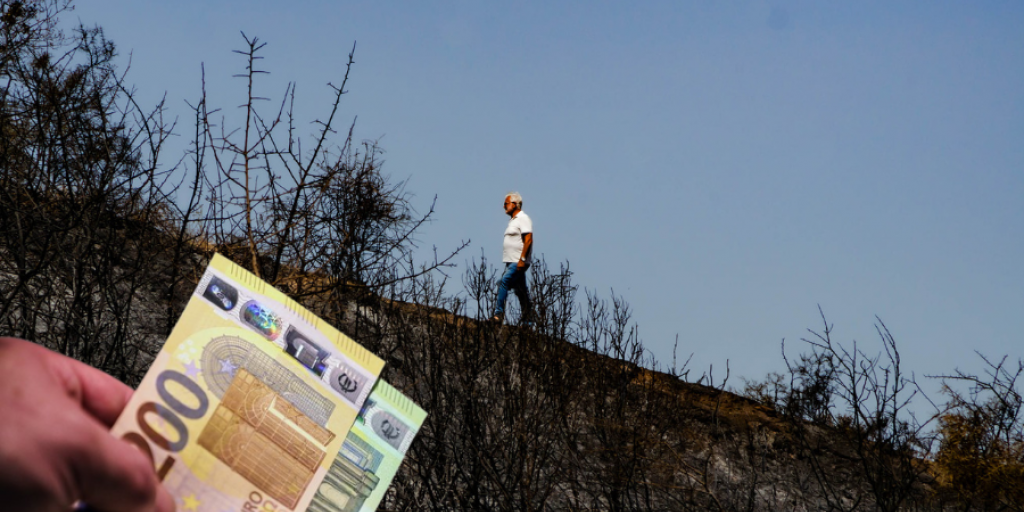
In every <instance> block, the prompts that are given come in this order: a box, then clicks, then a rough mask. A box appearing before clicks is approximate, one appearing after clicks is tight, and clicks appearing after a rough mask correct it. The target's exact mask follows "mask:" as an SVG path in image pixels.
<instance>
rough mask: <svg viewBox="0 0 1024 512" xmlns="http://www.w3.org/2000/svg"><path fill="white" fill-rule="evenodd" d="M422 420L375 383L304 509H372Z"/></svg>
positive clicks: (389, 389)
mask: <svg viewBox="0 0 1024 512" xmlns="http://www.w3.org/2000/svg"><path fill="white" fill-rule="evenodd" d="M426 418H427V413H426V412H425V411H424V410H423V409H421V408H420V407H419V406H418V405H416V404H415V403H413V401H412V400H410V399H408V398H407V397H406V396H405V395H403V394H402V393H401V392H399V391H398V390H397V389H395V388H394V387H392V386H391V385H390V384H388V383H387V382H385V381H384V380H383V379H381V380H378V381H377V384H376V385H375V386H374V388H373V392H372V393H370V398H369V399H368V400H367V401H366V404H365V405H364V406H363V409H362V411H360V413H359V416H358V417H357V418H356V422H355V425H353V426H352V430H350V431H349V433H348V437H346V438H345V442H344V443H343V444H342V447H341V451H340V452H338V455H337V457H335V458H334V462H333V463H332V464H331V468H330V469H329V470H328V471H327V477H326V478H324V480H323V482H321V483H320V488H319V489H318V490H317V492H316V495H315V496H314V497H313V502H312V503H310V505H309V508H308V509H307V510H308V511H309V512H372V511H374V510H377V506H378V505H379V504H380V502H381V500H382V499H383V498H384V495H385V493H387V490H388V487H390V486H391V481H392V480H393V479H394V478H395V474H396V473H398V468H399V466H401V464H402V459H403V458H405V452H406V451H407V450H408V449H409V445H411V444H412V440H413V438H415V437H416V433H417V432H419V429H420V426H422V425H423V421H424V420H425V419H426Z"/></svg>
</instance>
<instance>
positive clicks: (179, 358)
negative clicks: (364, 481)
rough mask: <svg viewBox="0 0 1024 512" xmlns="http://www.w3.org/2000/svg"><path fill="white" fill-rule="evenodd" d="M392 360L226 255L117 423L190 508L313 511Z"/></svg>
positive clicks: (215, 265) (214, 265) (205, 281)
mask: <svg viewBox="0 0 1024 512" xmlns="http://www.w3.org/2000/svg"><path fill="white" fill-rule="evenodd" d="M383 364H384V363H383V361H382V360H381V359H379V358H378V357H376V356H375V355H373V354H372V353H370V352H369V351H367V350H366V349H364V348H363V347H361V346H359V345H358V344H356V343H355V342H353V341H352V340H351V339H350V338H348V337H347V336H345V335H344V334H342V333H340V332H338V331H337V330H336V329H334V328H333V327H331V326H330V325H327V324H326V323H324V322H323V321H321V320H320V319H319V318H317V317H316V316H315V315H313V314H311V313H310V312H309V311H307V310H306V309H304V308H303V307H301V306H300V305H299V304H297V303H295V302H294V301H292V300H291V299H289V298H288V297H286V296H285V295H284V294H282V293H281V292H279V291H278V290H275V289H273V288H272V287H270V286H268V285H267V284H266V283H264V282H263V281H261V280H259V279H258V278H256V277H255V276H253V275H252V274H250V273H249V272H247V271H245V270H244V269H242V268H240V267H238V266H236V265H235V264H233V263H231V262H230V261H229V260H227V259H226V258H224V257H222V256H220V255H216V256H215V257H214V259H213V261H212V262H211V263H210V266H209V268H208V269H207V272H206V274H204V276H203V278H202V279H201V281H200V283H199V286H198V287H197V288H196V292H195V293H194V294H193V296H192V298H191V299H190V300H189V303H188V304H187V305H186V307H185V311H184V312H183V313H182V316H181V318H180V319H179V321H178V323H177V325H175V327H174V330H173V331H172V332H171V334H170V336H169V337H168V338H167V342H166V343H165V344H164V347H163V348H162V349H161V351H160V353H159V354H158V355H157V357H156V359H155V360H154V362H153V365H152V367H151V368H150V370H149V372H148V373H147V374H146V376H145V378H144V379H143V381H142V384H141V385H140V386H139V389H138V390H137V391H136V393H135V395H134V396H133V397H132V400H131V402H130V403H129V404H128V406H127V407H126V408H125V410H124V412H123V413H122V415H121V417H120V418H118V420H117V422H116V423H115V425H114V427H113V429H112V432H113V433H114V435H117V436H119V437H121V438H123V439H125V440H127V441H129V442H131V443H133V444H135V445H137V446H138V447H139V448H140V449H141V450H142V451H143V452H144V453H146V454H147V455H148V456H149V457H150V459H152V460H153V463H154V468H156V471H157V475H158V476H159V477H160V479H161V480H162V481H163V482H164V486H165V487H167V489H168V490H169V491H171V493H172V494H173V495H174V496H175V498H176V500H177V504H178V510H190V511H196V512H199V511H218V512H219V511H226V510H305V508H306V506H308V504H309V503H310V501H311V500H312V499H313V496H314V494H315V492H316V490H317V489H318V488H319V484H320V481H321V480H322V479H323V478H324V477H325V476H326V475H327V473H328V470H329V469H330V467H331V464H332V461H333V459H334V457H335V454H337V453H338V451H339V450H340V449H341V448H342V444H343V441H344V440H345V438H346V437H347V435H348V432H349V429H350V428H351V426H352V424H353V422H354V421H355V419H356V417H357V415H358V412H359V411H360V410H361V409H364V408H365V406H366V400H367V398H368V397H369V396H370V390H371V389H372V388H373V385H374V383H375V382H376V379H377V376H378V375H379V374H380V371H381V369H382V367H383Z"/></svg>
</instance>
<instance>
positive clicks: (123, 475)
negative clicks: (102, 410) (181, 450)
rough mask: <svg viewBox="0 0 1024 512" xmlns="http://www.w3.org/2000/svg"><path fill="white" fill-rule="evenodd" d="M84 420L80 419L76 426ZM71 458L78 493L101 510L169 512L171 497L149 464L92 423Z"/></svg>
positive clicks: (85, 500)
mask: <svg viewBox="0 0 1024 512" xmlns="http://www.w3.org/2000/svg"><path fill="white" fill-rule="evenodd" d="M85 423H87V422H81V423H80V424H79V427H80V428H86V429H88V428H89V427H88V426H84V427H83V426H82V424H85ZM85 439H86V440H88V441H90V442H87V443H81V444H80V449H78V450H76V452H75V456H74V457H73V458H72V465H73V470H74V473H73V474H74V475H75V477H76V479H77V488H78V490H79V492H78V494H79V495H80V496H81V499H82V501H83V502H85V503H88V504H89V506H90V507H92V508H93V509H95V510H102V511H104V512H152V511H158V512H172V511H173V510H174V500H173V498H171V496H170V495H169V494H168V493H167V491H166V490H165V489H164V488H163V486H162V485H161V484H160V482H159V481H158V480H157V476H156V473H155V471H154V470H153V463H152V461H150V460H149V458H148V457H147V456H146V455H144V454H143V453H142V452H141V451H140V450H139V449H137V448H135V447H133V446H132V445H130V444H129V443H127V442H125V441H123V440H121V439H118V438H116V437H114V436H112V435H110V433H108V432H106V431H104V430H103V429H102V427H100V426H99V425H98V424H96V423H92V429H91V430H90V431H89V432H87V433H86V435H85Z"/></svg>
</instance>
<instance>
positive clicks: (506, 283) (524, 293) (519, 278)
mask: <svg viewBox="0 0 1024 512" xmlns="http://www.w3.org/2000/svg"><path fill="white" fill-rule="evenodd" d="M516 265H517V264H516V263H515V262H511V263H506V264H505V273H504V274H502V276H501V281H500V282H499V283H498V304H497V305H495V307H494V314H495V315H498V316H504V315H505V301H506V300H508V291H509V289H511V290H512V291H514V292H516V298H518V299H519V309H521V310H522V313H521V314H522V318H523V319H525V318H527V316H528V315H529V314H530V290H529V289H528V288H527V287H526V269H525V268H524V269H519V267H517V266H516Z"/></svg>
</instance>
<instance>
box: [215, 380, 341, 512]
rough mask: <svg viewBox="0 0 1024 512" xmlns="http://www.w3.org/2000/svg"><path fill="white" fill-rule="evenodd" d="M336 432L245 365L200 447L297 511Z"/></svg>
mask: <svg viewBox="0 0 1024 512" xmlns="http://www.w3.org/2000/svg"><path fill="white" fill-rule="evenodd" d="M334 437H335V434H334V433H333V432H331V431H329V430H327V429H325V428H323V427H321V426H319V425H317V424H316V423H315V422H313V421H312V420H310V419H309V418H307V417H306V416H305V415H304V414H302V412H301V411H299V410H298V409H297V408H295V407H294V406H292V405H291V404H290V403H288V401H287V400H285V399H284V398H283V397H282V396H281V395H279V394H278V393H276V392H275V391H274V390H273V389H271V387H270V386H268V385H267V384H266V383H264V382H263V381H261V380H260V379H258V378H256V376H254V375H253V374H251V373H249V372H248V371H247V370H245V369H240V370H238V371H237V372H236V374H235V377H234V378H233V379H232V381H231V385H230V386H229V387H228V389H227V391H226V392H225V394H224V398H223V400H222V401H221V403H220V405H218V406H217V409H216V411H214V414H213V417H212V418H211V419H210V421H209V422H208V423H207V425H206V427H205V428H204V429H203V431H202V433H201V434H200V435H199V445H200V446H202V447H203V448H206V449H207V450H208V451H209V452H210V453H211V454H212V455H213V456H214V457H217V459H219V460H220V461H221V462H223V463H224V464H226V465H227V466H228V467H230V468H231V469H232V470H233V471H235V472H236V473H238V474H239V475H240V476H242V477H243V478H245V479H246V480H248V481H249V482H251V483H252V484H253V485H255V486H256V487H258V488H259V489H260V490H261V491H262V492H264V493H266V494H267V495H269V496H271V497H273V498H274V499H275V500H277V501H278V502H280V503H281V504H282V505H285V506H287V507H288V508H291V509H294V508H295V505H296V504H297V503H298V501H299V499H300V498H301V497H302V495H303V493H305V490H306V487H307V486H308V485H309V483H310V481H311V480H312V478H313V474H314V473H315V472H316V469H317V467H319V465H320V463H321V462H322V461H323V459H324V457H325V456H326V455H327V451H326V448H327V444H328V443H330V442H331V440H333V439H334Z"/></svg>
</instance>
